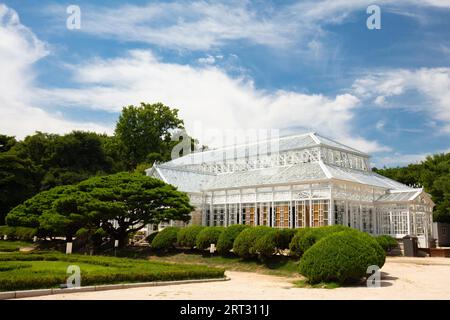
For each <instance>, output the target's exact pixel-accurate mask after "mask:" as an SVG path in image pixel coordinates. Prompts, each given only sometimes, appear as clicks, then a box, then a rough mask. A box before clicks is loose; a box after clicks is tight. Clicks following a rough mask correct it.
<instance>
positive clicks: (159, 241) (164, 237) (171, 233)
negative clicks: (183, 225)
mask: <svg viewBox="0 0 450 320" xmlns="http://www.w3.org/2000/svg"><path fill="white" fill-rule="evenodd" d="M179 230H180V228H178V227H166V228H164V229H163V230H162V231H160V232H158V234H157V235H156V236H155V238H154V239H153V240H152V244H151V247H152V248H153V249H155V250H164V251H168V250H170V249H174V248H175V245H176V243H177V234H178V231H179Z"/></svg>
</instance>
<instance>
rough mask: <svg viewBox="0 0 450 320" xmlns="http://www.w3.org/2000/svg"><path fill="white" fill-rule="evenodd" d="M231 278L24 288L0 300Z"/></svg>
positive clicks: (5, 295) (1, 293) (6, 293)
mask: <svg viewBox="0 0 450 320" xmlns="http://www.w3.org/2000/svg"><path fill="white" fill-rule="evenodd" d="M228 280H230V278H228V277H224V278H217V279H191V280H176V281H154V282H137V283H122V284H103V285H98V286H86V287H80V288H72V289H69V288H65V289H58V288H53V289H36V290H22V291H6V292H0V300H6V299H19V298H30V297H39V296H47V295H53V294H60V293H77V292H90V291H105V290H119V289H131V288H143V287H159V286H168V285H178V284H190V283H204V282H216V281H228Z"/></svg>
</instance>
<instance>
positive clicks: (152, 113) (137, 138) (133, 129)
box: [115, 103, 183, 169]
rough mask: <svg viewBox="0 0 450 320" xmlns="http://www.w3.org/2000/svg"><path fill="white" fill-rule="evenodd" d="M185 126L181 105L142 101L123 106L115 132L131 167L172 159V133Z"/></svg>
mask: <svg viewBox="0 0 450 320" xmlns="http://www.w3.org/2000/svg"><path fill="white" fill-rule="evenodd" d="M177 129H183V120H181V119H179V118H178V109H171V108H170V107H168V106H166V105H164V104H162V103H155V104H146V103H141V105H140V106H133V105H130V106H128V107H125V108H123V110H122V114H121V115H120V118H119V121H118V122H117V124H116V130H115V135H116V137H117V138H118V140H119V142H120V145H121V148H122V149H123V153H124V157H125V159H126V162H127V165H128V169H134V168H135V167H136V166H137V165H138V164H139V163H143V162H153V161H155V160H158V161H164V160H169V159H170V153H171V150H172V148H173V146H174V144H175V143H177V142H174V141H172V135H173V133H174V131H175V130H177Z"/></svg>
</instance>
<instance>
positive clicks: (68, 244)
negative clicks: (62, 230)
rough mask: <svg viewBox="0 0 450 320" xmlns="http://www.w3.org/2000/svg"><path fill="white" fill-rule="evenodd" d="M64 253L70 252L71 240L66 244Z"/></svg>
mask: <svg viewBox="0 0 450 320" xmlns="http://www.w3.org/2000/svg"><path fill="white" fill-rule="evenodd" d="M66 254H72V242H67V244H66Z"/></svg>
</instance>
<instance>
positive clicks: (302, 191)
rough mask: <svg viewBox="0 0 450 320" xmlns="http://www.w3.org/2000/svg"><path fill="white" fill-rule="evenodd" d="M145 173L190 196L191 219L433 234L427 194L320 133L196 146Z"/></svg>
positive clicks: (423, 242) (399, 234) (424, 242)
mask: <svg viewBox="0 0 450 320" xmlns="http://www.w3.org/2000/svg"><path fill="white" fill-rule="evenodd" d="M274 146H276V147H274ZM275 151H276V152H275ZM147 174H148V175H149V176H153V177H156V178H159V179H162V180H164V181H165V182H167V183H170V184H173V185H174V186H176V187H178V189H179V190H181V191H185V192H187V193H188V194H189V195H190V198H191V202H192V204H193V205H194V206H195V207H196V208H197V209H196V211H195V212H194V213H193V214H192V217H193V219H192V220H191V223H197V224H200V223H201V224H203V225H220V226H228V225H231V224H237V223H240V224H247V225H253V226H256V225H266V226H272V227H275V228H303V227H319V226H325V225H332V224H342V225H348V226H351V227H353V228H356V229H359V230H362V231H365V232H368V233H371V234H388V235H392V236H394V237H397V238H399V237H402V236H405V235H407V234H414V235H417V236H418V237H419V243H420V245H421V246H427V243H428V241H427V240H428V237H430V235H431V226H432V209H433V206H434V203H433V202H432V201H431V198H430V196H429V195H428V194H426V193H425V192H424V191H423V190H422V189H414V188H411V187H408V186H406V185H403V184H401V183H399V182H396V181H394V180H391V179H388V178H386V177H383V176H380V175H378V174H376V173H374V172H372V171H371V169H370V165H369V156H368V155H367V154H365V153H362V152H360V151H357V150H355V149H353V148H350V147H348V146H345V145H343V144H340V143H338V142H336V141H333V140H331V139H329V138H325V137H323V136H321V135H318V134H317V133H308V134H303V135H295V136H288V137H282V138H279V139H277V140H276V141H273V140H269V141H262V142H259V143H253V144H251V145H239V146H235V147H227V148H222V149H216V150H212V151H205V152H199V153H194V154H191V155H188V156H184V157H181V158H178V159H175V160H172V161H169V162H167V163H163V164H154V166H153V167H152V168H150V169H148V170H147Z"/></svg>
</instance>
